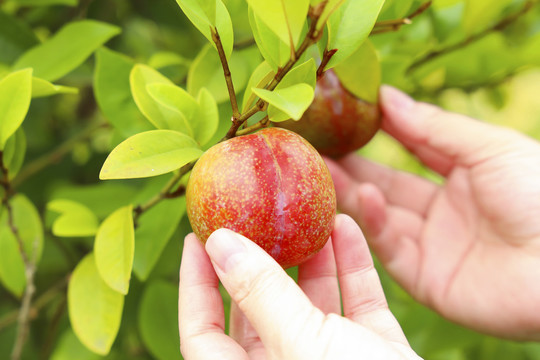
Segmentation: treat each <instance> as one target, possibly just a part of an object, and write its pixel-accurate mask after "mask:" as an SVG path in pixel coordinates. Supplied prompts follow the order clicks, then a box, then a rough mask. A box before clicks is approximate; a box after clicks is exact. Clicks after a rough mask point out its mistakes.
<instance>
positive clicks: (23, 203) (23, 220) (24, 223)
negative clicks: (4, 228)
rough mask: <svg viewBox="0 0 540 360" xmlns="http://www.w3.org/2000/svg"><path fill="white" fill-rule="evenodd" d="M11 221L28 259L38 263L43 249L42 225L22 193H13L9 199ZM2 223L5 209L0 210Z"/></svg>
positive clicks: (36, 212) (35, 211) (33, 208)
mask: <svg viewBox="0 0 540 360" xmlns="http://www.w3.org/2000/svg"><path fill="white" fill-rule="evenodd" d="M10 202H11V208H12V213H13V223H14V224H15V227H16V228H17V229H18V232H19V236H20V237H21V239H22V241H23V245H24V250H25V251H26V254H27V255H28V258H29V259H35V261H36V264H37V263H39V260H40V258H41V253H42V251H43V225H42V223H41V217H40V216H39V212H38V210H37V209H36V207H35V205H34V204H33V203H32V202H31V201H30V200H29V199H28V198H27V197H26V196H25V195H22V194H17V195H15V196H14V197H13V198H12V199H11V200H10ZM1 222H2V223H4V224H7V211H3V212H2V221H1Z"/></svg>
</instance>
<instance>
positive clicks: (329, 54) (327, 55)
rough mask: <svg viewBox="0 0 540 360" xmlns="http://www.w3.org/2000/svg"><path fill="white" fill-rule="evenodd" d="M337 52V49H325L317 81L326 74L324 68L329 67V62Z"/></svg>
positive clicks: (318, 69)
mask: <svg viewBox="0 0 540 360" xmlns="http://www.w3.org/2000/svg"><path fill="white" fill-rule="evenodd" d="M336 52H337V49H331V50H328V49H325V50H324V53H323V57H322V60H321V63H320V64H319V67H318V68H317V79H319V78H320V77H321V76H322V75H323V74H324V68H325V67H326V65H328V62H329V61H330V59H331V58H332V56H334V54H335V53H336Z"/></svg>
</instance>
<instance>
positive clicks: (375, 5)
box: [326, 0, 384, 69]
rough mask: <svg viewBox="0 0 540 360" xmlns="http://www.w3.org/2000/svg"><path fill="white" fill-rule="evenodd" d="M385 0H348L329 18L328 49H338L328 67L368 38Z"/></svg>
mask: <svg viewBox="0 0 540 360" xmlns="http://www.w3.org/2000/svg"><path fill="white" fill-rule="evenodd" d="M383 3H384V0H370V1H366V0H362V1H360V0H346V1H345V3H344V4H343V5H341V7H340V8H339V9H338V10H337V11H336V12H334V13H333V14H332V15H331V16H330V18H329V19H328V45H327V49H329V50H332V49H337V52H336V53H335V54H334V56H332V58H331V59H330V61H329V62H328V65H327V66H326V69H330V68H332V67H334V66H336V65H337V64H339V63H340V62H341V61H343V60H345V59H346V58H348V57H349V56H350V55H352V54H353V53H354V52H355V51H356V50H357V49H358V48H359V47H360V45H362V43H363V42H364V41H365V40H366V39H367V37H368V36H369V33H370V32H371V29H373V25H375V21H376V20H377V16H378V15H379V12H380V11H381V8H382V5H383Z"/></svg>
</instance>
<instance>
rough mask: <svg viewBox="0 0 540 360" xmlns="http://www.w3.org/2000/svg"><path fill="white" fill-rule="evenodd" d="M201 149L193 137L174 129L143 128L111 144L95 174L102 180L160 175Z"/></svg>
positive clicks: (181, 164)
mask: <svg viewBox="0 0 540 360" xmlns="http://www.w3.org/2000/svg"><path fill="white" fill-rule="evenodd" d="M202 153H203V151H202V150H201V149H200V148H199V145H198V144H197V143H196V142H195V140H193V139H192V138H190V137H188V136H186V135H184V134H181V133H179V132H177V131H172V130H152V131H146V132H143V133H140V134H137V135H133V136H132V137H130V138H128V139H127V140H125V141H123V142H122V143H120V144H119V145H118V146H117V147H116V148H114V150H113V151H112V152H111V153H110V154H109V156H108V157H107V159H106V160H105V163H104V164H103V167H102V168H101V172H100V174H99V177H100V179H102V180H105V179H132V178H141V177H149V176H156V175H161V174H165V173H168V172H170V171H174V170H176V169H179V168H181V167H182V166H184V165H186V164H187V163H189V162H191V161H193V160H196V159H198V158H199V157H200V156H201V155H202Z"/></svg>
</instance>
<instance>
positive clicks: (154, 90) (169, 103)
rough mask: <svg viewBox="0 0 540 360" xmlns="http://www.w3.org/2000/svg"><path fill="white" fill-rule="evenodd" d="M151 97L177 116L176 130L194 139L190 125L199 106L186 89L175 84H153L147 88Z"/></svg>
mask: <svg viewBox="0 0 540 360" xmlns="http://www.w3.org/2000/svg"><path fill="white" fill-rule="evenodd" d="M146 90H147V92H148V94H149V95H150V97H151V98H152V99H153V100H154V101H155V102H156V103H157V104H159V105H160V107H163V108H166V109H169V110H170V111H171V112H174V113H176V114H177V118H178V119H180V121H177V123H176V124H177V126H176V130H177V131H180V132H181V133H183V134H186V135H187V136H189V137H191V138H193V137H194V133H193V129H192V127H191V125H190V120H191V119H193V117H194V115H195V112H196V111H197V107H198V104H197V102H196V101H195V99H194V98H193V97H192V96H191V95H190V94H189V93H188V92H187V91H185V90H184V89H182V88H181V87H179V86H176V85H174V84H164V83H153V84H149V85H147V86H146Z"/></svg>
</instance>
